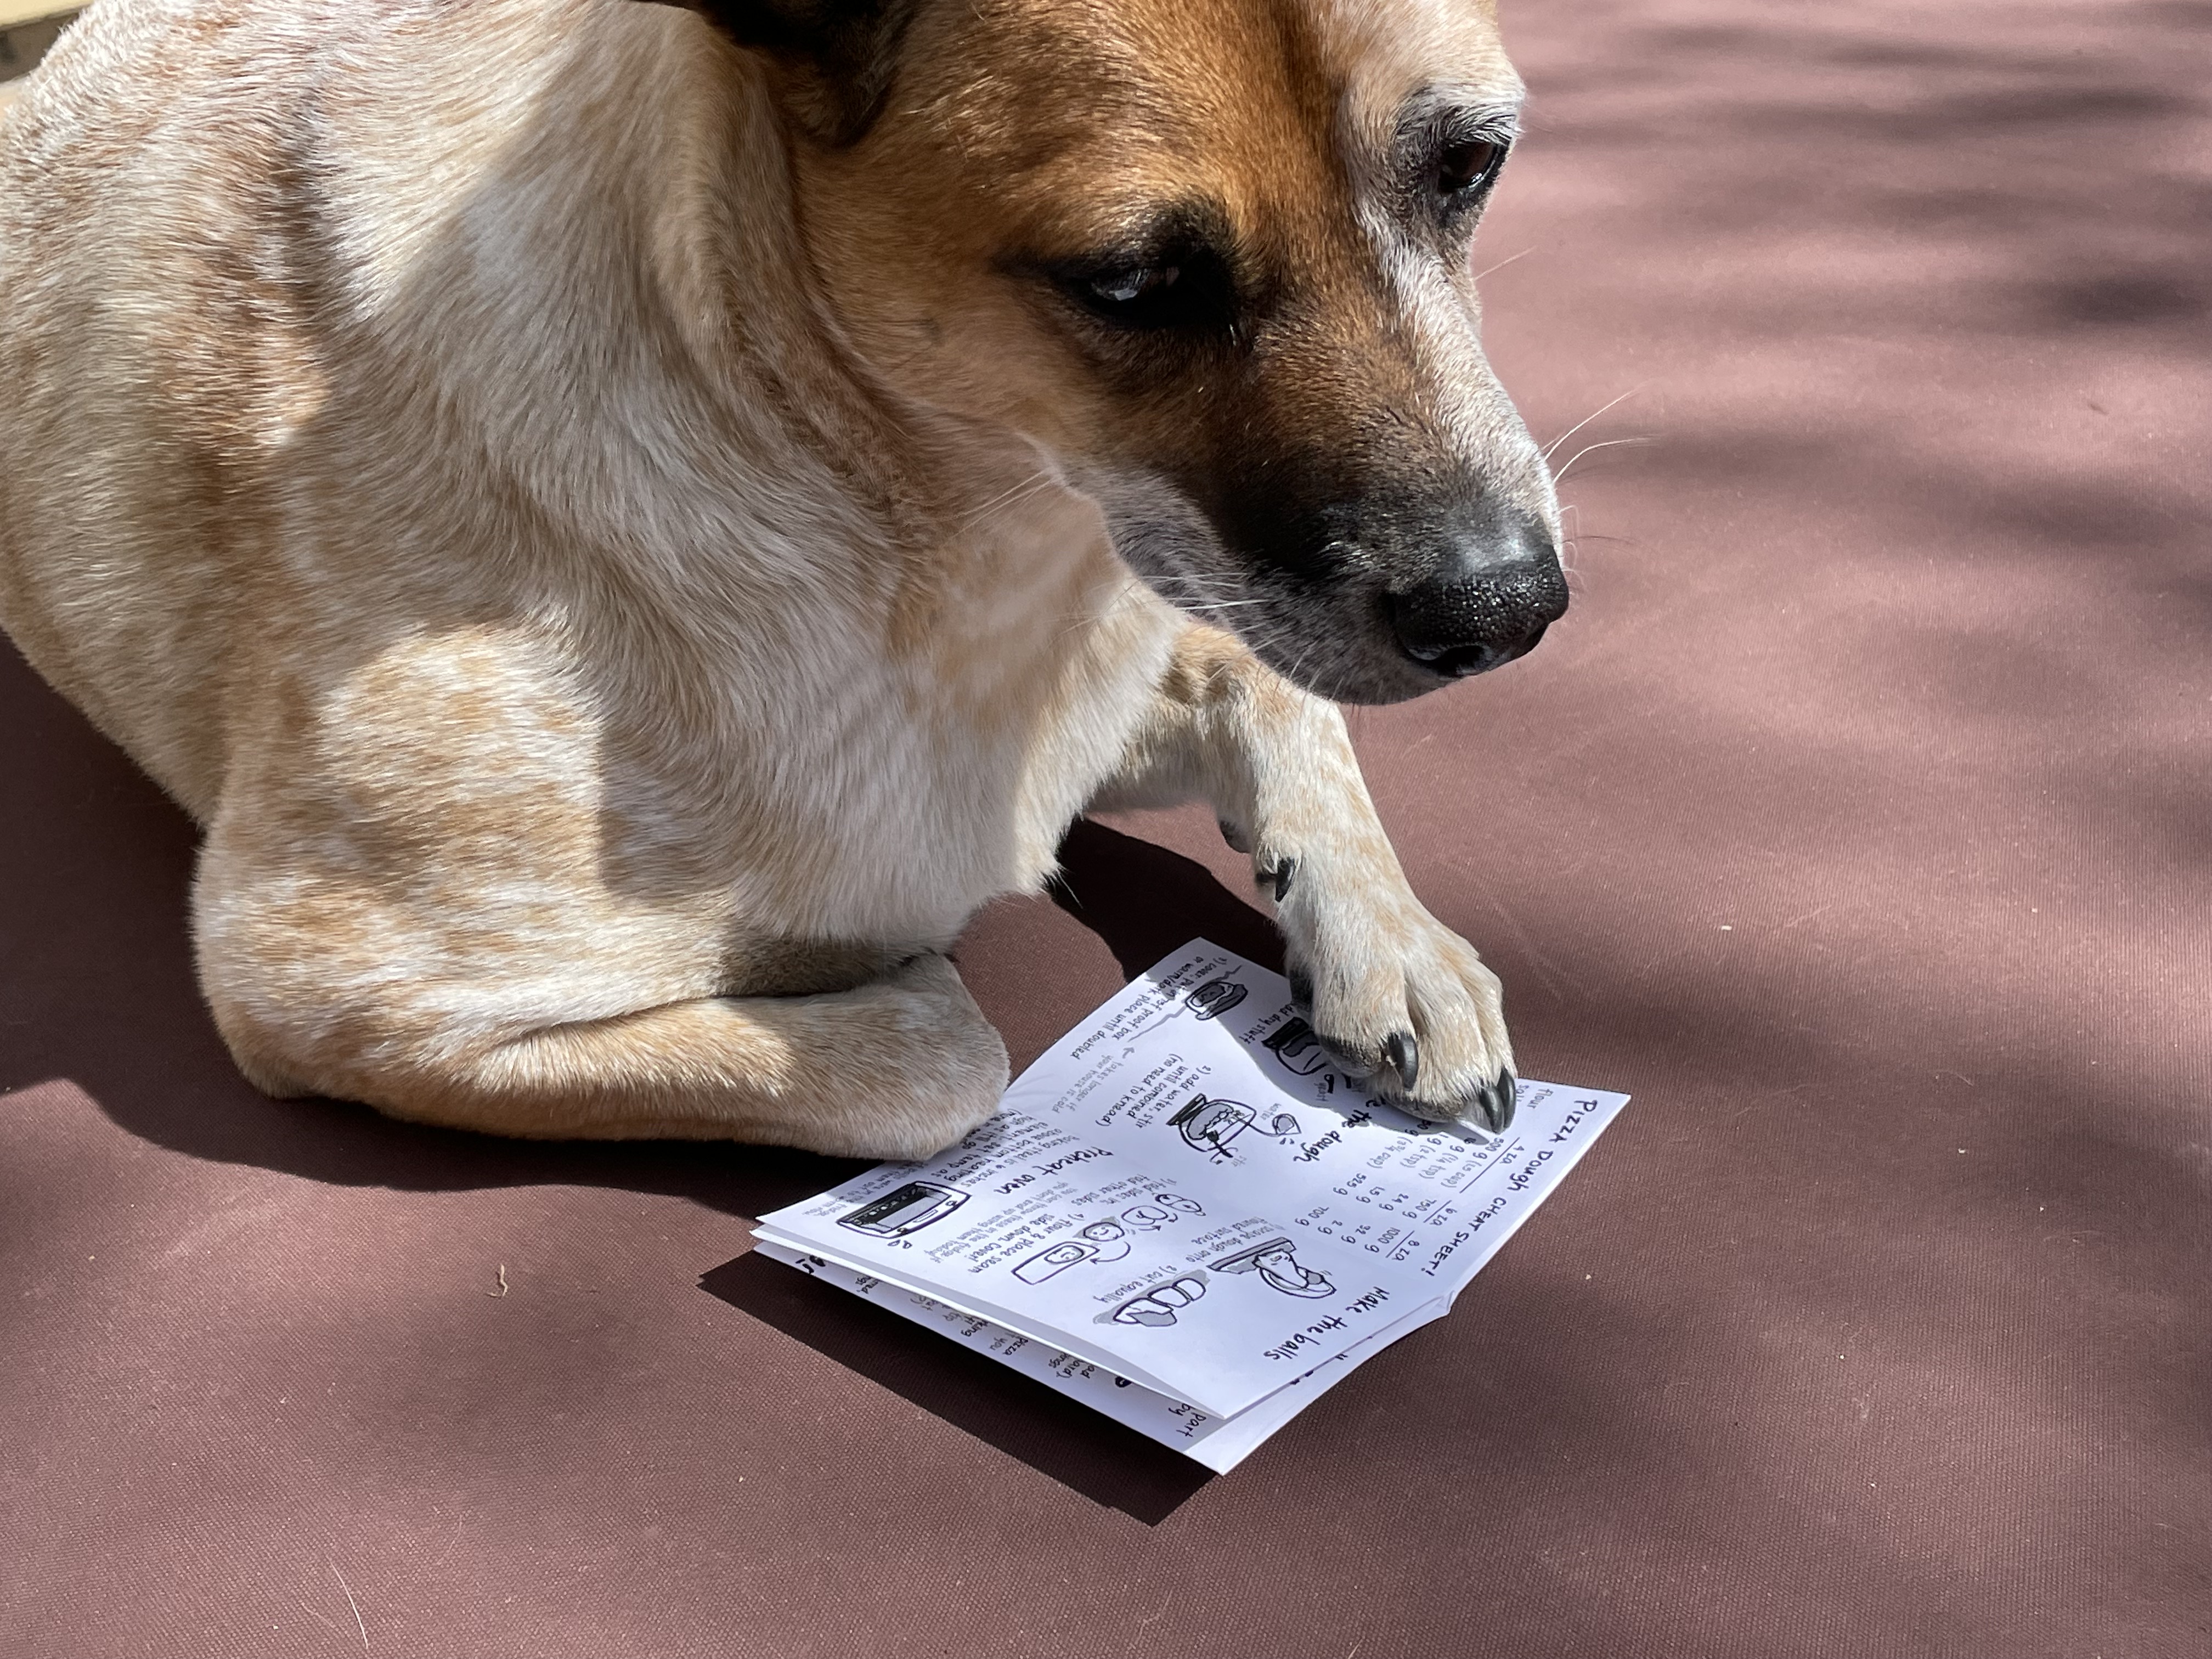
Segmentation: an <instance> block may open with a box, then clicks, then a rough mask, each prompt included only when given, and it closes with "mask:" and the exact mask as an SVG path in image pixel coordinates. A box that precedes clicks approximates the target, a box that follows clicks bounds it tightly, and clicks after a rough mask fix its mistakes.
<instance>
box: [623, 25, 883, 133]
mask: <svg viewBox="0 0 2212 1659" xmlns="http://www.w3.org/2000/svg"><path fill="white" fill-rule="evenodd" d="M658 3H663V4H673V5H678V6H681V7H683V8H684V9H685V10H687V11H696V12H697V13H698V14H699V15H701V16H702V17H704V18H705V19H706V20H707V21H708V22H710V23H712V24H713V25H714V27H716V28H718V29H720V31H721V32H722V33H724V34H726V35H727V36H728V37H729V38H730V39H731V40H733V41H735V42H736V43H737V44H738V46H744V47H747V48H749V49H750V50H752V51H756V52H763V53H765V54H767V55H768V56H769V58H772V59H774V60H775V64H776V67H777V69H778V71H779V73H780V76H781V80H782V82H783V91H784V94H785V98H786V101H787V104H788V106H789V107H790V108H791V111H792V113H793V115H794V116H796V117H797V118H798V119H799V123H800V125H803V126H804V127H805V128H806V130H807V131H809V132H811V134H813V136H814V137H817V138H819V139H821V140H822V141H823V143H831V144H845V143H851V142H852V141H853V140H854V139H855V138H858V137H860V135H861V134H862V133H863V132H865V131H867V129H868V125H869V123H870V122H872V121H873V120H874V119H875V117H876V112H877V111H878V110H879V109H880V108H881V107H882V106H883V101H884V94H887V93H889V92H890V86H891V76H892V75H893V73H894V72H895V71H896V69H897V65H898V47H899V39H900V37H901V36H902V34H903V33H905V32H906V26H907V21H908V19H909V18H910V17H912V16H913V15H914V13H915V9H916V8H917V7H918V6H919V5H920V3H921V0H658Z"/></svg>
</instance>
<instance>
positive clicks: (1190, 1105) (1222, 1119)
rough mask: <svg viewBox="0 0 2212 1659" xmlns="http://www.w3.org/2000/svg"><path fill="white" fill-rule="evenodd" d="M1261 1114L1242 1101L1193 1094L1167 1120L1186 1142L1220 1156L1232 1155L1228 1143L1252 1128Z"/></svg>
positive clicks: (1222, 1157) (1195, 1147)
mask: <svg viewBox="0 0 2212 1659" xmlns="http://www.w3.org/2000/svg"><path fill="white" fill-rule="evenodd" d="M1257 1115H1258V1114H1257V1113H1255V1112H1254V1111H1253V1109H1251V1108H1250V1107H1249V1106H1247V1105H1246V1104H1245V1103H1243V1101H1241V1100H1208V1099H1207V1098H1206V1097H1205V1096H1204V1095H1194V1096H1192V1097H1191V1098H1190V1099H1189V1100H1188V1102H1186V1103H1184V1105H1183V1106H1182V1109H1181V1110H1179V1111H1177V1112H1176V1115H1174V1116H1173V1117H1171V1118H1170V1119H1169V1120H1168V1121H1169V1122H1170V1124H1172V1125H1174V1127H1175V1129H1176V1133H1178V1134H1180V1135H1182V1138H1183V1143H1184V1144H1185V1145H1186V1146H1190V1147H1192V1148H1193V1149H1194V1150H1195V1151H1198V1152H1208V1153H1211V1154H1212V1156H1213V1157H1214V1158H1217V1159H1225V1158H1228V1157H1229V1155H1230V1153H1229V1143H1230V1142H1231V1141H1232V1140H1234V1139H1237V1136H1239V1135H1241V1134H1243V1133H1244V1132H1245V1130H1247V1129H1249V1128H1250V1127H1252V1121H1253V1119H1254V1118H1255V1117H1256V1116H1257Z"/></svg>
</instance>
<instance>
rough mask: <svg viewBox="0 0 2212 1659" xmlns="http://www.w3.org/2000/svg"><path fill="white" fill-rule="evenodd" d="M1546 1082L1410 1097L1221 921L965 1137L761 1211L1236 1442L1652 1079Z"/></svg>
mask: <svg viewBox="0 0 2212 1659" xmlns="http://www.w3.org/2000/svg"><path fill="white" fill-rule="evenodd" d="M1519 1097H1520V1098H1519V1109H1518V1111H1517V1113H1516V1116H1515V1119H1514V1121H1513V1123H1512V1125H1511V1127H1510V1128H1509V1129H1507V1130H1506V1132H1505V1133H1504V1134H1502V1135H1498V1136H1490V1135H1486V1134H1484V1133H1480V1132H1479V1131H1476V1130H1473V1129H1469V1128H1466V1127H1461V1126H1457V1125H1441V1124H1430V1123H1424V1122H1421V1121H1417V1120H1415V1119H1412V1118H1409V1117H1407V1116H1405V1115H1402V1114H1401V1113H1399V1112H1397V1111H1395V1110H1394V1109H1391V1108H1389V1107H1388V1106H1386V1105H1383V1104H1381V1103H1378V1102H1377V1101H1376V1100H1375V1099H1374V1098H1372V1097H1370V1096H1368V1095H1366V1094H1364V1092H1363V1091H1361V1089H1360V1087H1359V1079H1357V1078H1354V1077H1350V1076H1347V1075H1346V1073H1344V1072H1343V1071H1342V1070H1340V1068H1338V1067H1336V1066H1334V1064H1333V1062H1332V1061H1331V1060H1330V1059H1329V1057H1328V1054H1327V1052H1326V1051H1325V1050H1324V1049H1323V1048H1322V1046H1321V1045H1320V1043H1319V1042H1317V1041H1316V1039H1315V1036H1314V1034H1313V1032H1312V1030H1310V1028H1309V1027H1308V1026H1307V1024H1306V1023H1305V1022H1304V1020H1303V1019H1301V1018H1299V1017H1298V1015H1297V1012H1296V1011H1295V1010H1294V1009H1293V1007H1292V1006H1291V998H1290V987H1289V986H1288V984H1287V983H1286V982H1285V981H1284V980H1283V979H1282V978H1281V977H1280V976H1279V975H1275V974H1273V973H1271V972H1269V971H1267V969H1263V968H1261V967H1259V966H1257V965H1256V964H1255V963H1250V962H1248V961H1246V960H1245V959H1244V958H1243V957H1239V956H1237V955H1235V954H1234V953H1233V952H1231V951H1225V950H1223V949H1221V948H1220V947H1218V946H1216V945H1210V944H1207V943H1206V942H1204V941H1197V942H1194V943H1193V944H1192V945H1188V946H1186V947H1185V948H1184V949H1183V950H1182V951H1177V952H1176V953H1175V954H1174V955H1172V956H1171V957H1169V958H1167V959H1166V960H1165V961H1164V962H1162V963H1159V964H1158V966H1157V967H1155V968H1154V969H1152V970H1151V971H1150V972H1149V973H1147V974H1146V975H1143V976H1142V977H1140V978H1139V979H1138V980H1137V981H1134V982H1133V983H1132V984H1131V985H1129V986H1128V987H1126V988H1125V989H1124V990H1123V991H1122V992H1121V994H1119V995H1118V996H1116V997H1115V998H1113V999H1112V1000H1109V1002H1108V1003H1107V1004H1106V1005H1105V1006H1103V1007H1101V1008H1100V1009H1098V1010H1097V1012H1095V1013H1094V1014H1093V1015H1092V1016H1091V1018H1089V1019H1087V1020H1085V1022H1084V1023H1083V1024H1082V1025H1080V1026H1079V1027H1078V1029H1077V1030H1075V1031H1073V1032H1072V1033H1070V1034H1069V1036H1066V1037H1065V1038H1063V1039H1062V1040H1061V1041H1060V1042H1058V1043H1056V1044H1055V1045H1054V1047H1053V1048H1051V1049H1050V1050H1049V1051H1048V1053H1046V1054H1044V1055H1043V1056H1042V1058H1040V1059H1039V1060H1037V1062H1036V1064H1035V1065H1034V1066H1030V1068H1029V1069H1028V1070H1027V1071H1026V1072H1024V1073H1023V1074H1022V1076H1021V1077H1020V1078H1019V1079H1017V1080H1016V1081H1015V1082H1014V1084H1013V1085H1012V1087H1011V1088H1009V1089H1008V1091H1006V1097H1005V1102H1004V1104H1003V1107H1002V1109H1001V1110H1000V1113H999V1115H996V1116H994V1118H992V1119H991V1120H990V1121H988V1122H987V1123H985V1124H983V1125H982V1126H981V1127H979V1128H977V1129H976V1130H975V1131H974V1132H973V1133H970V1134H969V1136H967V1137H966V1138H965V1139H963V1140H962V1141H961V1142H960V1143H959V1144H958V1145H957V1146H953V1147H951V1148H950V1149H948V1150H947V1151H946V1152H943V1153H940V1154H939V1156H938V1157H937V1158H933V1159H931V1160H930V1161H929V1162H927V1163H926V1164H884V1165H882V1166H879V1167H878V1168H877V1169H875V1170H870V1171H869V1172H868V1173H866V1175H863V1176H858V1177H856V1178H855V1179H854V1180H852V1181H849V1182H845V1183H844V1184H843V1185H842V1186H840V1187H838V1188H836V1189H834V1190H833V1191H831V1192H829V1193H825V1194H822V1195H821V1196H820V1197H818V1198H815V1199H811V1200H805V1202H803V1203H800V1204H796V1205H793V1206H789V1207H788V1208H787V1209H784V1210H780V1211H777V1212H775V1213H774V1214H772V1215H769V1216H766V1217H763V1218H762V1223H761V1226H760V1229H759V1235H758V1236H759V1239H760V1243H761V1247H762V1248H763V1250H764V1251H765V1252H766V1253H768V1254H769V1255H774V1256H775V1257H777V1258H779V1259H781V1260H784V1261H792V1262H794V1264H803V1265H805V1267H806V1268H807V1270H809V1271H812V1272H814V1273H817V1275H819V1276H823V1277H825V1278H829V1279H831V1280H832V1281H833V1282H836V1283H839V1284H841V1285H844V1286H845V1287H846V1288H848V1289H850V1290H854V1291H858V1292H859V1293H860V1294H864V1295H867V1296H870V1297H872V1299H875V1300H878V1301H879V1302H882V1303H883V1304H884V1305H886V1306H890V1307H892V1308H893V1309H894V1310H896V1311H898V1312H900V1313H902V1314H904V1315H906V1316H908V1317H912V1318H915V1319H917V1320H920V1321H921V1322H924V1323H927V1324H931V1325H933V1326H934V1327H936V1328H941V1329H943V1330H945V1332H946V1333H947V1334H951V1335H953V1336H954V1337H955V1338H956V1340H963V1341H965V1342H966V1343H967V1344H968V1345H969V1346H974V1347H978V1348H981V1349H983V1350H984V1351H987V1352H993V1353H994V1354H996V1355H997V1356H998V1357H999V1358H1002V1359H1005V1360H1006V1362H1007V1363H1009V1364H1013V1365H1015V1366H1016V1367H1017V1368H1018V1369H1020V1370H1024V1371H1026V1372H1028V1373H1029V1374H1030V1375H1032V1376H1037V1377H1038V1378H1039V1379H1040V1380H1042V1381H1045V1382H1047V1383H1051V1384H1052V1385H1053V1386H1055V1387H1059V1388H1060V1389H1062V1390H1063V1391H1064V1392H1067V1393H1070V1394H1073V1395H1076V1396H1077V1397H1079V1398H1082V1399H1085V1400H1086V1401H1089V1402H1090V1403H1091V1404H1093V1405H1094V1406H1097V1407H1098V1408H1099V1409H1101V1410H1103V1411H1105V1412H1106V1413H1108V1414H1109V1415H1110V1416H1113V1417H1115V1418H1116V1419H1119V1420H1121V1421H1123V1422H1126V1423H1127V1424H1128V1425H1130V1426H1131V1427H1133V1428H1136V1429H1138V1430H1139V1431H1140V1432H1144V1433H1146V1434H1149V1435H1151V1436H1152V1437H1153V1438H1155V1439H1158V1440H1162V1441H1164V1443H1169V1444H1173V1445H1179V1446H1181V1447H1182V1448H1183V1449H1186V1450H1188V1451H1190V1452H1191V1454H1192V1455H1194V1456H1198V1457H1199V1458H1200V1461H1202V1462H1207V1463H1209V1464H1211V1465H1212V1466H1214V1467H1217V1468H1225V1467H1227V1466H1228V1465H1227V1463H1226V1462H1218V1461H1217V1460H1218V1459H1221V1458H1227V1459H1229V1460H1230V1461H1232V1462H1233V1461H1234V1459H1235V1458H1236V1457H1237V1456H1241V1455H1243V1453H1244V1452H1246V1451H1249V1449H1251V1447H1252V1446H1253V1445H1256V1444H1258V1443H1259V1441H1260V1440H1261V1439H1264V1438H1265V1437H1266V1435H1267V1433H1270V1432H1272V1431H1273V1429H1274V1428H1278V1427H1279V1426H1281V1424H1282V1423H1283V1422H1286V1421H1288V1420H1289V1419H1290V1417H1291V1416H1292V1415H1294V1414H1295V1413H1297V1411H1298V1410H1299V1409H1301V1408H1302V1407H1304V1405H1305V1404H1306V1403H1308V1402H1309V1401H1311V1400H1312V1399H1313V1398H1315V1397H1316V1396H1317V1395H1319V1394H1320V1393H1321V1392H1322V1389H1325V1388H1326V1387H1327V1386H1328V1384H1329V1383H1333V1382H1334V1381H1335V1380H1337V1379H1338V1378H1339V1377H1340V1376H1343V1375H1345V1374H1346V1373H1347V1372H1348V1371H1349V1370H1350V1369H1351V1367H1352V1365H1354V1364H1358V1363H1359V1361H1360V1360H1362V1359H1364V1358H1367V1357H1369V1356H1370V1354H1372V1353H1374V1352H1379V1351H1380V1350H1381V1348H1383V1346H1388V1344H1389V1342H1390V1341H1393V1340H1396V1338H1397V1337H1399V1336H1401V1335H1403V1334H1406V1333H1407V1331H1409V1330H1412V1329H1413V1328H1415V1327H1417V1326H1418V1325H1419V1324H1422V1323H1424V1322H1426V1321H1428V1320H1430V1319H1433V1318H1437V1317H1439V1316H1441V1315H1443V1313H1444V1312H1445V1311H1446V1310H1448V1309H1449V1306H1450V1304H1451V1300H1452V1298H1453V1297H1455V1296H1456V1295H1457V1293H1458V1291H1459V1290H1460V1289H1461V1287H1462V1286H1463V1285H1465V1284H1466V1283H1467V1281H1468V1279H1470V1278H1472V1277H1473V1276H1474V1273H1475V1271H1476V1270H1477V1269H1478V1268H1480V1267H1481V1266H1482V1264H1483V1263H1484V1262H1485V1261H1487V1260H1488V1259H1489V1258H1490V1257H1491V1256H1492V1255H1494V1254H1495V1253H1496V1251H1497V1250H1498V1248H1499V1247H1500V1246H1501V1245H1502V1244H1503V1243H1504V1242H1505V1240H1506V1239H1507V1238H1508V1237H1510V1235H1511V1233H1512V1232H1513V1231H1514V1230H1515V1229H1516V1227H1518V1226H1519V1225H1521V1223H1522V1221H1523V1220H1525V1219H1526V1218H1527V1217H1528V1214H1529V1213H1530V1212H1533V1211H1534V1208H1535V1207H1536V1206H1537V1205H1538V1204H1539V1203H1541V1201H1542V1200H1543V1199H1544V1197H1545V1196H1546V1195H1547V1194H1548V1193H1549V1192H1550V1191H1551V1190H1552V1189H1553V1187H1555V1186H1556V1185H1557V1184H1558V1182H1559V1180H1560V1178H1561V1177H1562V1176H1565V1173H1566V1172H1567V1171H1568V1170H1570V1169H1571V1168H1572V1167H1573V1165H1574V1164H1575V1162H1576V1161H1577V1159H1578V1158H1580V1157H1581V1156H1582V1153H1583V1151H1584V1150H1585V1149H1586V1148H1587V1147H1588V1146H1589V1144H1590V1142H1591V1141H1592V1140H1593V1139H1595V1136H1596V1135H1597V1134H1598V1133H1599V1132H1600V1131H1601V1129H1603V1127H1605V1125H1606V1124H1607V1122H1608V1121H1611V1119H1612V1117H1613V1115H1614V1114H1615V1113H1616V1112H1618V1111H1619V1110H1620V1108H1621V1106H1622V1105H1623V1104H1625V1103H1626V1098H1627V1097H1626V1096H1623V1095H1619V1094H1613V1093H1609V1092H1607V1091H1601V1090H1576V1089H1567V1088H1564V1087H1560V1086H1558V1085H1550V1084H1544V1083H1537V1082H1533V1081H1523V1082H1522V1084H1521V1085H1520V1091H1519ZM1263 1406H1265V1407H1267V1409H1264V1410H1263V1409H1261V1408H1262V1407H1263ZM1246 1442H1249V1443H1246ZM1209 1449H1210V1451H1211V1455H1209Z"/></svg>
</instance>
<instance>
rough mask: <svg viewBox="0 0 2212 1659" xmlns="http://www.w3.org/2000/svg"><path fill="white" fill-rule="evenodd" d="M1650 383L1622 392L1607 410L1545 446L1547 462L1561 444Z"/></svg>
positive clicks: (1645, 382)
mask: <svg viewBox="0 0 2212 1659" xmlns="http://www.w3.org/2000/svg"><path fill="white" fill-rule="evenodd" d="M1650 384H1651V382H1650V381H1649V380H1646V381H1644V385H1643V386H1631V387H1629V388H1628V390H1627V391H1626V392H1622V393H1621V394H1620V396H1619V397H1618V398H1614V399H1613V401H1612V402H1611V403H1609V404H1606V406H1605V409H1601V410H1596V411H1595V413H1592V414H1589V415H1585V416H1583V417H1582V419H1580V420H1579V421H1577V422H1575V423H1574V424H1573V425H1572V426H1571V427H1569V428H1567V429H1566V430H1565V432H1562V433H1561V434H1559V436H1558V437H1556V438H1554V439H1553V440H1552V441H1551V442H1549V443H1547V444H1546V445H1545V446H1544V459H1546V460H1547V461H1548V460H1550V459H1552V457H1553V454H1554V453H1556V452H1557V451H1558V449H1559V446H1560V445H1561V444H1563V443H1565V442H1566V441H1567V440H1568V439H1570V438H1571V437H1573V436H1574V435H1575V434H1576V433H1577V432H1579V431H1581V430H1582V429H1583V428H1584V427H1586V426H1588V425H1589V423H1590V422H1592V421H1594V420H1595V419H1597V417H1598V416H1600V415H1602V414H1604V413H1605V411H1606V410H1607V409H1617V408H1619V407H1620V405H1621V404H1625V403H1626V402H1627V401H1628V400H1629V399H1630V398H1633V397H1634V396H1635V395H1636V394H1637V393H1638V392H1641V391H1643V390H1644V386H1650ZM1568 465H1573V463H1572V462H1570V463H1568Z"/></svg>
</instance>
